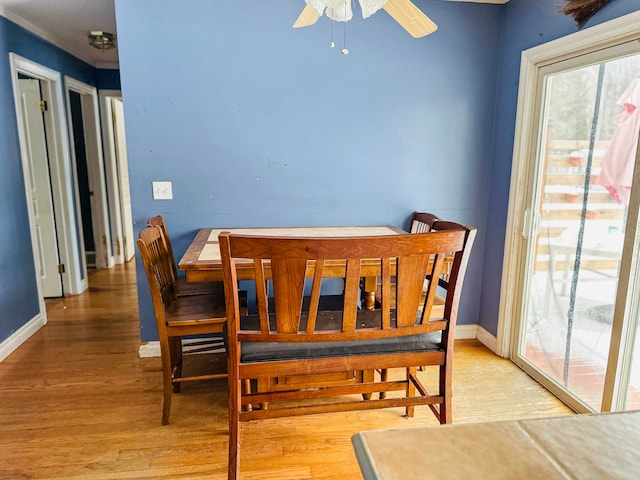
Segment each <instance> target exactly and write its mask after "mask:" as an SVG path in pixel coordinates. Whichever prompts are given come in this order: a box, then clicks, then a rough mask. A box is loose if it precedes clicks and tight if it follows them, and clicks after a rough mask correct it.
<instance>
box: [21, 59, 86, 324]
mask: <svg viewBox="0 0 640 480" xmlns="http://www.w3.org/2000/svg"><path fill="white" fill-rule="evenodd" d="M9 61H10V66H11V76H12V83H13V91H14V101H15V108H16V119H17V125H18V137H19V141H20V152H21V157H22V168H23V177H24V183H25V196H26V199H27V209H28V213H29V224H30V232H31V243H32V251H33V258H34V268H35V271H36V277H37V279H38V292H39V296H40V298H44V297H59V296H63V295H65V294H78V293H81V292H83V291H84V290H86V289H87V287H88V282H87V275H86V265H85V262H84V258H83V256H82V254H81V243H80V238H79V231H80V230H79V226H78V219H77V212H76V203H75V199H76V195H75V192H76V187H75V185H74V184H73V181H72V178H73V177H72V175H71V161H70V155H69V143H68V137H67V125H66V117H65V115H64V102H63V95H62V82H61V76H60V74H59V73H58V72H56V71H54V70H51V69H49V68H46V67H43V66H42V65H39V64H37V63H35V62H32V61H30V60H28V59H25V58H23V57H20V56H18V55H15V54H13V53H10V54H9ZM27 99H30V100H29V101H30V102H31V99H33V100H34V101H36V102H37V108H36V107H35V106H27V105H26V104H25V103H24V102H25V101H27ZM35 132H39V133H38V134H37V137H38V138H39V140H35V138H34V137H33V135H35ZM46 197H48V200H47V199H46ZM44 228H46V229H47V231H46V232H45V231H44V230H43V229H44ZM41 305H43V304H41ZM41 309H42V307H41ZM41 313H43V312H41Z"/></svg>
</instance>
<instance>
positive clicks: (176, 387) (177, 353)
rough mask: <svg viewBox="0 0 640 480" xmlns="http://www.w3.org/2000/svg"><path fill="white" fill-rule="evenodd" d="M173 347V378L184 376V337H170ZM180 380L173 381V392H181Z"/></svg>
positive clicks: (171, 347) (170, 344) (170, 346)
mask: <svg viewBox="0 0 640 480" xmlns="http://www.w3.org/2000/svg"><path fill="white" fill-rule="evenodd" d="M169 348H170V349H171V375H172V378H174V379H176V378H181V377H182V337H171V338H169ZM180 385H181V383H180V382H173V393H180Z"/></svg>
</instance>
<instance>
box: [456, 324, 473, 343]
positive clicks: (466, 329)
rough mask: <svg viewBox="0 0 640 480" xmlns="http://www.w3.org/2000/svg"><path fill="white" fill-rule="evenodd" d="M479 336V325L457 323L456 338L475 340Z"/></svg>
mask: <svg viewBox="0 0 640 480" xmlns="http://www.w3.org/2000/svg"><path fill="white" fill-rule="evenodd" d="M477 337H478V325H460V324H458V325H456V340H473V339H475V338H477Z"/></svg>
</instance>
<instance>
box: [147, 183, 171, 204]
mask: <svg viewBox="0 0 640 480" xmlns="http://www.w3.org/2000/svg"><path fill="white" fill-rule="evenodd" d="M152 184H153V199H154V200H173V191H172V190H171V182H152Z"/></svg>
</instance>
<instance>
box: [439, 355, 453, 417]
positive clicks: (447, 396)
mask: <svg viewBox="0 0 640 480" xmlns="http://www.w3.org/2000/svg"><path fill="white" fill-rule="evenodd" d="M451 370H452V366H451V362H450V360H449V361H446V362H445V364H444V365H441V366H440V395H442V396H443V398H444V400H443V402H442V404H441V405H440V418H439V420H440V423H441V424H445V423H451V422H452V421H453V415H452V414H451V397H452V393H453V392H452V388H451Z"/></svg>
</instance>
